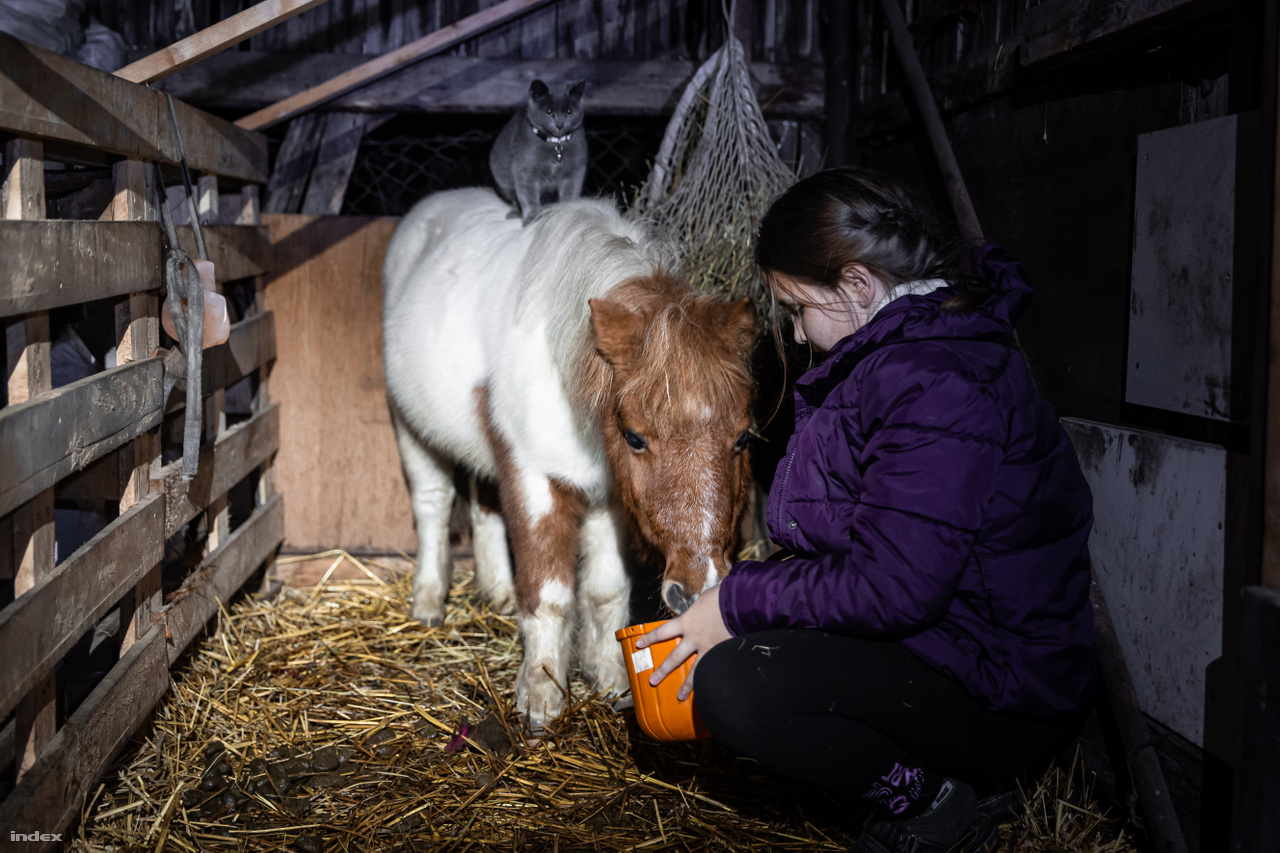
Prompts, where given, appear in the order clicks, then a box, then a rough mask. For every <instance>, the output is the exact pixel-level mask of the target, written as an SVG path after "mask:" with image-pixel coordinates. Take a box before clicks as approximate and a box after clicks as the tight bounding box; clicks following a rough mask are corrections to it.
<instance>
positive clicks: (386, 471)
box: [262, 214, 417, 551]
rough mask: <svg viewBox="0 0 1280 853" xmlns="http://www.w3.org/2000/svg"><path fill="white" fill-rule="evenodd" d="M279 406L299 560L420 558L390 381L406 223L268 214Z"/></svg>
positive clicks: (283, 486) (283, 469)
mask: <svg viewBox="0 0 1280 853" xmlns="http://www.w3.org/2000/svg"><path fill="white" fill-rule="evenodd" d="M262 219H263V222H264V224H266V225H268V226H269V227H270V228H271V238H272V241H273V242H274V243H275V244H276V257H275V261H276V271H277V272H276V275H275V276H274V277H273V278H272V279H271V280H270V282H269V284H268V285H267V289H266V308H267V310H269V311H273V312H274V313H275V317H276V364H275V369H274V370H273V372H272V374H271V390H272V399H273V401H274V402H278V403H279V404H280V410H281V424H280V451H279V453H278V454H277V455H276V463H275V471H276V483H277V488H279V490H280V491H281V492H283V493H285V494H287V495H288V496H289V501H288V504H287V506H286V508H285V546H286V548H288V549H290V550H295V549H296V550H305V551H320V550H326V549H329V548H345V549H347V550H369V551H393V550H394V549H397V548H399V549H403V550H405V551H413V550H416V548H417V544H416V537H415V536H414V533H413V519H412V516H411V514H410V511H409V496H408V490H407V488H406V486H405V483H404V476H403V475H402V474H401V471H400V456H399V452H398V451H397V449H396V444H395V436H394V433H393V432H392V429H391V416H390V413H389V411H388V409H387V402H386V387H385V380H384V378H383V371H382V259H383V256H384V254H385V253H386V246H387V242H388V241H389V240H390V239H391V234H392V232H393V231H394V230H395V227H396V225H397V222H398V220H394V219H368V218H355V217H336V216H303V215H297V214H271V215H264V216H263V217H262Z"/></svg>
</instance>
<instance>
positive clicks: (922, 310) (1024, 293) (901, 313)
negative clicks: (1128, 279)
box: [796, 243, 1031, 408]
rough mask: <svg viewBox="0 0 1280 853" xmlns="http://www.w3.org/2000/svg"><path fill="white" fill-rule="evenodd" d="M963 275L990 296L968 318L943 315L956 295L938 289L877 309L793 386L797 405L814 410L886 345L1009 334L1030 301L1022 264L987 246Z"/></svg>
mask: <svg viewBox="0 0 1280 853" xmlns="http://www.w3.org/2000/svg"><path fill="white" fill-rule="evenodd" d="M960 269H961V272H962V273H964V274H966V275H971V276H974V277H976V278H978V279H980V280H982V281H985V282H986V283H987V285H988V286H989V287H990V288H991V290H992V293H991V295H990V296H989V297H988V298H987V300H986V301H985V302H983V303H982V304H981V305H979V306H978V307H977V308H976V309H974V310H973V311H971V312H969V313H967V314H959V313H952V312H944V311H942V303H943V302H945V301H946V300H947V299H948V298H950V297H952V296H954V295H956V291H955V290H954V289H953V288H951V287H940V288H938V289H937V290H935V291H933V292H932V293H927V294H924V295H921V296H916V295H908V296H902V297H899V298H898V299H895V300H894V301H893V302H890V303H889V304H888V305H886V306H884V307H883V308H881V309H880V310H879V311H878V312H877V313H876V315H875V316H874V317H872V318H871V321H870V322H869V323H867V324H866V325H865V326H863V327H862V328H861V329H859V330H858V331H856V332H854V333H853V334H852V335H849V336H848V337H847V338H844V339H843V340H841V341H840V342H839V343H837V344H836V345H835V346H834V347H832V349H831V352H830V353H828V355H827V358H826V359H825V360H824V361H823V362H822V363H821V364H819V365H817V366H816V367H814V368H812V369H811V370H809V371H808V372H806V373H804V374H803V375H802V376H800V378H798V379H797V380H796V395H797V398H798V399H797V403H798V404H799V405H802V406H804V407H806V408H807V407H810V406H817V405H820V404H821V403H822V401H823V400H824V399H826V396H827V394H829V393H830V392H831V389H833V388H834V387H836V386H837V385H839V384H840V383H841V382H842V381H844V379H845V378H846V377H848V375H849V372H850V371H851V370H853V367H854V365H856V364H857V363H858V362H859V361H861V360H862V359H863V357H864V356H866V354H867V353H869V352H871V351H873V350H876V349H879V348H880V347H882V346H884V345H885V344H891V343H901V342H906V341H922V340H936V339H967V340H998V339H1004V338H1007V337H1008V336H1009V335H1011V334H1012V333H1013V327H1014V324H1016V323H1017V322H1018V318H1020V317H1021V316H1022V312H1023V311H1025V310H1026V307H1027V305H1028V303H1030V301H1031V288H1030V287H1029V286H1028V285H1027V283H1026V273H1025V271H1024V269H1023V266H1022V264H1021V263H1020V262H1018V261H1016V260H1014V259H1013V258H1011V257H1009V255H1008V254H1007V253H1006V252H1005V251H1004V250H1003V249H1001V248H1000V247H999V246H996V245H994V244H991V243H987V244H985V245H983V246H981V247H980V248H977V249H974V250H972V251H971V252H970V253H969V254H968V255H967V256H965V258H964V260H963V261H962V262H961V265H960Z"/></svg>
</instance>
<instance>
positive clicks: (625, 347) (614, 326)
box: [587, 299, 644, 370]
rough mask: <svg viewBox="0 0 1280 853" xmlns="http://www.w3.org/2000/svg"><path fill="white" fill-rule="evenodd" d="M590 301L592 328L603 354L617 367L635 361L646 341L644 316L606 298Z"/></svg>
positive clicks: (598, 347)
mask: <svg viewBox="0 0 1280 853" xmlns="http://www.w3.org/2000/svg"><path fill="white" fill-rule="evenodd" d="M587 305H589V306H590V307H591V331H592V332H593V334H594V335H595V343H596V349H597V350H598V351H599V352H600V355H602V356H604V359H605V361H607V362H609V364H611V365H613V368H614V370H620V369H622V368H625V367H626V366H627V365H629V364H631V363H633V362H634V361H635V360H636V358H637V357H638V356H639V355H640V347H641V346H642V345H643V343H644V317H642V316H641V315H640V314H638V313H637V312H635V311H632V310H631V309H630V308H628V307H626V306H625V305H619V304H618V303H616V302H609V301H608V300H605V299H588V300H587Z"/></svg>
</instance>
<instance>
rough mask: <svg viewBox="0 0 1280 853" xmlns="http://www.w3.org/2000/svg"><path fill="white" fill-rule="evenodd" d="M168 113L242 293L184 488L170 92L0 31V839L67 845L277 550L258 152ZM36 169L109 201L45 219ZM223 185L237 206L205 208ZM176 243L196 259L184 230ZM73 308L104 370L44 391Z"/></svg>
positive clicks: (270, 344)
mask: <svg viewBox="0 0 1280 853" xmlns="http://www.w3.org/2000/svg"><path fill="white" fill-rule="evenodd" d="M174 106H175V111H176V115H177V123H178V125H179V127H180V131H181V140H182V143H183V148H184V149H185V156H186V160H187V163H188V165H189V167H190V169H191V170H192V172H193V173H194V176H198V187H199V193H198V199H199V209H200V211H201V218H202V220H203V219H208V220H209V221H210V222H211V224H210V225H209V226H208V227H206V228H204V232H205V238H206V241H207V243H208V250H209V254H210V257H211V260H213V261H214V263H215V266H216V271H217V278H218V280H219V288H220V289H222V288H223V287H224V285H225V283H226V282H231V281H233V280H238V281H239V282H240V285H243V284H244V283H245V282H246V281H247V282H248V283H249V284H250V285H252V286H253V287H256V291H257V294H258V296H257V299H256V304H255V306H254V307H253V308H252V309H251V310H249V311H248V312H247V313H246V316H245V317H244V318H243V319H242V320H241V321H240V322H238V323H236V324H235V325H234V326H233V327H232V329H231V337H230V340H229V341H228V342H227V343H225V344H223V345H221V346H218V347H215V348H211V349H208V350H206V351H205V353H204V373H203V378H202V383H203V384H202V388H203V393H204V394H205V418H206V420H205V436H206V440H205V443H204V445H203V446H202V447H201V451H200V469H199V474H198V475H197V476H196V477H194V478H192V479H190V480H183V478H182V477H181V472H180V468H181V460H180V459H179V460H177V461H174V462H171V463H170V464H168V465H164V464H162V463H163V458H162V454H161V434H160V433H161V430H160V427H161V426H162V425H163V424H164V423H165V420H166V417H168V418H170V419H174V420H176V419H177V418H179V417H180V416H181V413H182V409H183V408H184V399H185V396H184V395H183V394H182V393H181V392H179V393H175V394H172V395H171V398H172V399H171V400H165V399H163V395H164V389H165V387H166V386H165V382H164V378H165V377H164V373H165V366H164V365H165V361H164V358H163V356H162V352H161V351H159V347H160V341H161V338H160V329H159V320H158V318H159V299H160V298H161V296H162V293H161V291H162V289H163V278H164V261H163V256H162V254H163V252H162V239H161V228H160V225H159V223H158V222H157V221H156V220H157V211H156V208H155V201H154V199H155V194H154V191H153V188H152V176H153V167H152V165H151V164H152V163H159V164H161V165H162V167H165V168H166V171H167V172H168V173H169V174H171V175H172V177H173V180H175V181H176V179H177V175H178V173H177V172H175V171H171V170H172V167H173V166H174V164H177V163H178V162H179V151H180V148H179V143H178V141H177V138H176V137H175V134H174V127H173V122H172V119H171V118H170V114H169V108H168V105H167V104H166V102H165V96H164V95H163V94H162V93H160V92H157V91H154V90H151V89H148V88H145V87H143V86H138V85H135V84H133V83H129V82H126V81H124V80H121V79H119V78H117V77H114V76H112V75H110V74H105V73H102V72H98V71H95V70H94V69H92V68H89V67H88V66H85V65H81V64H80V63H78V62H76V61H74V60H70V59H65V58H63V57H60V56H57V55H55V54H53V53H50V52H48V51H44V50H40V49H38V48H34V47H31V46H29V45H27V44H25V43H23V42H20V41H18V40H16V39H14V38H11V37H10V36H8V35H4V34H0V133H2V134H4V136H5V137H6V138H8V139H9V141H8V142H6V143H5V147H4V168H5V179H4V197H3V220H0V263H2V266H0V270H2V271H0V318H2V319H3V323H4V325H5V327H6V339H7V343H8V358H7V364H8V370H9V375H8V405H7V406H6V407H5V408H3V409H0V589H3V590H4V591H5V592H6V595H5V596H4V598H0V603H3V602H4V601H5V600H8V599H9V598H10V597H11V598H12V600H11V601H10V602H9V603H8V604H7V606H5V607H4V609H3V610H2V611H0V720H3V721H4V724H3V728H2V729H0V769H3V772H4V776H3V778H0V795H4V800H3V802H0V827H3V828H5V829H8V830H13V831H18V832H23V833H29V832H42V833H47V834H56V833H60V832H63V831H65V829H66V828H67V827H68V826H69V825H70V824H71V823H72V822H73V820H74V819H75V818H76V817H77V816H78V814H79V810H80V809H81V807H82V804H83V802H84V799H85V797H86V795H87V794H89V793H90V792H91V791H92V788H93V786H95V785H96V784H97V782H98V779H99V778H100V777H101V775H102V773H103V772H104V770H105V769H106V768H107V766H108V764H109V762H110V761H111V760H112V758H113V756H114V755H115V754H116V752H117V751H118V750H119V749H120V748H121V747H122V746H123V745H124V744H125V743H126V742H127V740H128V739H129V737H130V736H131V735H132V734H133V733H134V732H135V730H137V728H138V727H139V725H140V724H142V723H143V722H144V721H145V720H146V719H147V717H148V715H149V714H150V712H151V710H152V709H153V708H154V706H155V704H156V702H157V700H158V699H159V698H160V697H161V695H162V694H163V693H164V692H165V690H166V689H167V688H168V685H169V680H170V674H169V673H170V666H171V665H172V663H173V662H174V660H175V659H177V658H178V656H179V655H181V654H182V652H183V650H184V649H185V647H186V646H187V645H188V644H189V643H190V641H191V640H192V639H193V638H194V637H195V636H196V635H197V634H198V633H199V632H200V631H201V630H202V629H203V628H204V626H205V624H206V623H207V622H208V620H209V618H210V617H211V616H213V615H215V614H216V613H217V609H218V607H219V603H220V602H221V601H224V600H226V599H227V598H228V597H230V596H231V595H232V594H233V593H234V592H235V591H236V590H238V589H239V588H241V587H242V586H243V585H244V583H245V581H246V580H247V579H248V578H249V577H250V576H251V575H252V574H253V572H254V571H255V570H256V569H258V568H259V567H261V566H262V565H263V564H264V563H267V564H269V563H270V562H271V560H272V559H273V556H274V553H275V550H276V548H277V546H278V545H279V543H280V542H281V541H282V539H283V537H284V513H283V502H282V499H281V497H280V495H278V494H276V493H275V490H274V484H273V476H272V470H271V467H272V460H273V456H274V454H275V451H276V448H277V446H278V444H279V433H280V413H279V406H278V405H273V404H272V403H271V402H270V398H269V395H268V380H267V373H268V371H269V369H270V365H271V362H272V361H273V360H274V358H275V331H274V328H275V327H274V318H273V316H272V314H271V313H270V312H266V311H264V310H263V309H262V299H261V293H262V282H263V276H264V274H266V273H268V272H269V271H270V269H271V266H272V254H273V253H272V247H271V244H270V239H269V236H268V232H267V230H266V229H265V228H264V227H261V226H260V224H259V215H258V202H257V199H258V186H257V185H259V184H262V183H264V182H265V181H266V177H267V147H266V140H265V138H264V137H262V136H260V135H259V134H255V133H250V132H246V131H243V130H241V129H239V128H237V127H235V126H234V125H233V124H231V123H230V122H227V121H224V120H222V119H219V118H216V117H214V116H212V115H209V114H206V113H203V112H200V111H199V110H196V109H194V108H192V107H190V106H188V105H186V104H183V103H181V102H177V103H175V105H174ZM46 162H60V163H64V164H82V165H83V164H91V165H96V166H101V165H105V164H110V167H111V169H112V174H113V182H114V187H113V191H114V194H113V196H112V198H111V202H110V205H109V206H108V207H107V209H106V211H105V212H104V213H103V215H102V217H101V218H100V219H99V220H98V221H63V220H47V219H45V210H46V203H45V202H46V200H45V176H44V172H45V164H46ZM220 183H221V184H222V185H224V186H226V187H227V188H228V190H230V189H231V188H234V189H235V190H236V192H234V193H232V192H229V191H228V192H225V193H223V194H221V195H220V194H219V184H220ZM222 223H227V224H222ZM232 223H234V224H232ZM181 231H182V232H183V233H181V234H180V238H179V239H180V242H182V243H185V244H186V245H185V248H186V249H187V251H188V252H189V253H190V254H192V256H193V257H194V256H195V253H194V250H193V246H192V242H193V241H192V235H191V233H190V229H189V228H186V229H181ZM240 285H238V286H240ZM103 300H106V301H103ZM82 304H87V305H88V307H86V308H84V309H82V310H84V311H94V312H102V311H107V312H113V313H114V323H115V329H116V332H117V337H116V341H117V345H116V364H117V366H115V367H113V368H110V369H107V370H103V371H101V372H98V373H96V374H93V375H91V376H88V377H87V378H84V379H81V380H79V381H76V382H72V383H71V384H67V385H64V386H62V387H56V388H55V387H53V384H52V381H51V377H52V370H51V364H50V312H51V311H54V310H57V309H64V308H66V307H67V306H73V305H82ZM250 375H255V376H256V380H257V393H256V396H255V398H254V400H253V403H252V406H251V410H250V412H249V414H248V416H247V417H246V418H245V419H243V420H242V421H241V422H239V423H236V424H235V425H234V426H231V427H228V425H227V418H226V414H225V402H224V400H225V396H224V395H225V390H224V389H225V388H227V387H228V386H230V385H232V384H233V383H236V382H237V381H239V380H241V379H243V378H244V377H247V376H250ZM170 422H172V420H171V421H170ZM91 473H92V476H89V475H90V474H91ZM255 476H256V478H257V493H256V496H255V498H254V500H253V506H252V508H251V511H250V512H249V513H248V515H247V517H246V518H244V519H243V520H242V521H240V523H238V524H237V525H236V526H235V527H234V529H233V527H232V517H231V513H230V512H229V507H228V491H229V490H230V489H231V488H232V487H233V486H235V485H236V484H238V483H241V482H242V481H244V480H245V479H246V478H250V477H255ZM72 492H74V493H75V494H76V495H77V496H79V497H83V496H85V495H89V496H91V497H93V498H95V499H97V500H100V501H110V502H113V503H115V502H118V516H117V517H116V518H115V519H114V520H112V521H110V523H109V524H107V525H106V527H105V528H104V529H102V530H101V532H99V533H98V534H97V535H95V536H93V537H92V538H91V539H90V540H89V541H88V542H87V543H86V544H84V545H83V546H82V547H80V548H79V549H78V550H76V551H75V552H74V553H72V554H69V555H58V556H59V557H60V558H61V559H60V561H59V562H57V563H56V564H55V525H54V519H55V513H54V501H55V497H59V498H65V497H66V496H67V495H68V494H71V493H72ZM112 514H114V513H112ZM184 526H185V527H188V528H190V529H199V530H200V531H202V534H201V535H203V537H204V540H203V558H202V559H200V560H199V561H198V566H197V567H196V568H195V570H194V571H192V572H191V573H190V574H189V575H187V576H186V579H185V581H183V583H182V587H181V589H180V590H178V592H177V593H175V594H172V595H170V596H168V600H167V601H166V600H165V597H164V596H163V595H162V592H161V566H162V559H163V557H164V554H165V548H166V541H169V540H170V539H171V538H172V537H174V535H175V534H176V533H178V532H179V531H182V530H183V529H184ZM186 538H188V539H189V538H190V536H187V537H186ZM9 584H12V586H11V587H9V586H8V585H9ZM10 590H11V596H10V595H9V592H10ZM108 617H109V618H110V619H111V620H112V621H113V622H114V620H115V619H116V618H117V617H118V619H119V626H120V627H119V637H118V643H119V654H118V659H117V660H116V662H115V663H114V665H113V666H112V667H111V668H110V671H109V672H108V673H107V674H106V676H105V677H103V678H102V679H101V680H100V681H99V682H98V683H97V685H96V686H95V687H93V688H92V690H91V692H89V693H88V695H87V698H84V699H83V701H79V703H78V704H77V705H75V706H74V707H71V706H70V704H64V703H61V698H62V697H60V696H59V693H60V691H61V690H63V689H64V688H63V687H61V686H60V680H59V674H58V668H59V663H60V661H62V660H63V659H64V657H65V656H66V655H67V653H68V651H69V650H70V649H72V648H73V647H74V646H76V644H77V643H78V642H79V641H81V639H82V638H83V637H85V636H86V635H87V634H91V633H92V632H93V631H94V629H95V627H96V626H101V625H102V624H103V623H104V622H105V621H106V620H107V618H108ZM64 711H65V713H64ZM6 794H7V795H6ZM8 843H9V839H8V838H0V846H4V845H6V844H8ZM43 846H45V845H42V844H37V843H24V844H23V846H22V849H24V850H36V849H42V848H43Z"/></svg>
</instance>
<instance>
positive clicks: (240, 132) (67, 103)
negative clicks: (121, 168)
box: [0, 33, 267, 183]
mask: <svg viewBox="0 0 1280 853" xmlns="http://www.w3.org/2000/svg"><path fill="white" fill-rule="evenodd" d="M174 111H175V112H176V113H177V115H178V125H179V127H180V129H181V132H182V142H183V145H184V146H185V150H186V158H187V166H188V167H189V168H190V169H192V170H193V171H199V172H210V173H213V174H216V175H220V176H222V177H225V178H229V179H232V180H237V181H243V182H248V183H262V182H264V181H266V179H267V140H266V137H264V136H262V135H261V134H257V133H250V132H247V131H245V130H244V129H242V128H239V127H236V126H235V125H234V124H232V123H231V122H229V121H226V120H224V119H220V118H217V117H216V116H212V115H209V114H208V113H205V112H201V111H200V110H197V109H196V108H194V107H192V106H189V105H187V104H185V103H182V102H181V101H178V100H176V99H175V103H174ZM0 132H6V133H12V134H15V135H18V136H23V137H28V138H34V139H41V140H44V141H45V142H46V143H48V144H49V145H55V144H56V145H58V146H59V151H58V153H59V156H62V155H63V153H64V152H65V153H66V154H68V155H75V157H76V158H77V159H79V160H82V161H84V162H107V161H112V160H115V159H119V158H121V157H124V158H131V159H135V160H153V161H159V162H161V163H167V164H170V165H173V164H176V163H178V160H179V152H178V140H177V137H176V136H175V135H174V133H173V121H172V119H171V118H170V116H169V106H168V104H167V103H166V98H165V94H164V93H163V92H159V91H156V90H154V89H148V88H147V87H145V86H139V85H137V84H135V83H130V82H128V81H127V80H121V79H120V78H119V77H116V76H114V75H112V74H107V73H105V72H103V71H99V70H97V69H96V68H92V67H90V66H88V65H85V64H83V63H81V62H77V61H76V60H74V59H70V58H68V57H65V56H59V55H58V54H56V53H53V52H52V51H48V50H43V49H42V48H38V47H36V46H34V45H31V44H28V43H27V42H24V41H21V40H20V39H16V38H14V37H13V36H11V35H8V34H7V33H0ZM46 153H49V152H46Z"/></svg>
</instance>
